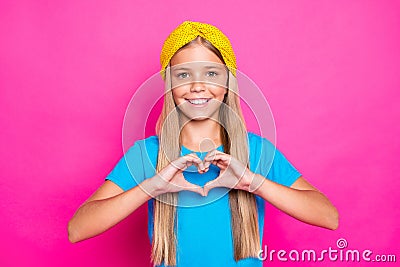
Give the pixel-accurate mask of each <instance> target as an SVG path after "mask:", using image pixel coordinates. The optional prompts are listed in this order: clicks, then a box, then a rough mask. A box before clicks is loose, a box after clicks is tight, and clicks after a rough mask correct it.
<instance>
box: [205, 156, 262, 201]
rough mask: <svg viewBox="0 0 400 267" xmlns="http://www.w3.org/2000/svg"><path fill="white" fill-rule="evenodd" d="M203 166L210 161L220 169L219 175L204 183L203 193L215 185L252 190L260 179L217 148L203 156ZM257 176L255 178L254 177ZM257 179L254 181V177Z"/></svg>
mask: <svg viewBox="0 0 400 267" xmlns="http://www.w3.org/2000/svg"><path fill="white" fill-rule="evenodd" d="M204 162H205V166H206V167H207V168H208V166H209V165H210V164H211V163H212V164H214V165H216V166H217V167H219V168H220V169H221V172H220V175H219V176H218V177H217V178H215V179H214V180H212V181H209V182H208V183H206V184H205V185H204V194H205V195H207V194H208V192H209V191H210V190H211V189H213V188H215V187H226V188H234V189H240V190H245V191H248V192H253V191H254V190H256V188H254V187H258V186H259V185H261V183H262V181H261V180H260V178H259V177H258V176H256V175H255V174H254V173H252V172H251V171H250V170H249V169H248V168H247V167H246V166H245V165H243V163H242V162H240V161H239V160H237V159H236V158H234V157H232V156H231V155H228V154H225V153H223V152H220V151H218V150H213V151H211V152H209V153H208V154H207V155H206V157H205V158H204ZM256 177H257V178H256ZM255 178H256V179H257V181H256V179H255Z"/></svg>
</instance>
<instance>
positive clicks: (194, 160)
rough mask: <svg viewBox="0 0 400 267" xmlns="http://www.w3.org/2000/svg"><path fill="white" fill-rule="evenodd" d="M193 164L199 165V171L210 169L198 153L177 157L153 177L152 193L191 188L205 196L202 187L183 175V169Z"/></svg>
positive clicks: (173, 191) (158, 193)
mask: <svg viewBox="0 0 400 267" xmlns="http://www.w3.org/2000/svg"><path fill="white" fill-rule="evenodd" d="M191 165H195V166H197V169H198V171H199V173H204V172H206V171H208V168H206V167H205V166H204V163H203V161H202V160H201V159H200V158H199V157H198V156H197V155H196V153H192V154H188V155H185V156H182V157H180V158H177V159H176V160H174V161H172V162H171V163H170V164H168V165H167V166H166V167H165V168H163V169H162V170H161V171H160V172H158V173H157V174H156V175H155V176H154V177H152V178H151V186H150V187H151V188H149V190H150V192H151V195H160V194H164V193H175V192H179V191H183V190H189V191H192V192H195V193H198V194H200V195H202V196H205V195H204V190H203V188H202V187H200V186H198V185H195V184H192V183H190V182H188V181H187V180H185V177H184V176H183V171H184V170H185V169H186V168H187V167H189V166H191Z"/></svg>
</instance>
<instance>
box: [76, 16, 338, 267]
mask: <svg viewBox="0 0 400 267" xmlns="http://www.w3.org/2000/svg"><path fill="white" fill-rule="evenodd" d="M161 65H162V76H163V78H164V80H165V95H164V105H163V110H162V113H161V115H160V117H159V120H158V122H157V129H156V132H157V135H156V136H150V137H148V138H146V139H143V140H139V141H136V142H135V143H134V145H133V146H132V147H130V149H129V150H128V151H127V153H126V154H125V155H124V157H123V158H122V159H121V160H120V161H119V162H118V164H117V165H116V166H115V168H114V169H113V170H112V171H111V172H110V174H109V175H108V176H107V177H106V181H105V182H104V184H103V185H102V186H101V187H100V188H99V189H98V190H97V191H96V192H95V193H94V194H93V195H92V196H91V197H90V198H89V199H88V200H87V201H85V203H83V204H82V205H81V207H80V208H79V209H78V210H77V212H76V213H75V215H74V216H73V218H72V219H71V220H70V222H69V225H68V234H69V240H70V241H71V242H78V241H81V240H84V239H87V238H90V237H93V236H95V235H98V234H100V233H102V232H104V231H106V230H107V229H109V228H110V227H112V226H114V225H115V224H117V223H118V222H120V221H121V220H123V219H124V218H126V217H127V216H128V215H129V214H131V213H132V212H134V211H135V210H136V209H137V208H138V207H139V206H141V205H142V204H144V203H145V202H147V203H148V211H149V223H148V225H149V237H150V240H151V242H152V253H151V259H152V261H153V263H154V265H156V266H262V261H261V260H260V259H258V254H259V251H260V249H261V241H262V235H263V226H264V204H265V201H268V202H269V203H271V204H272V205H274V206H275V207H277V208H278V209H280V210H282V211H283V212H285V213H287V214H288V215H290V216H292V217H294V218H296V219H298V220H301V221H303V222H306V223H309V224H312V225H316V226H320V227H324V228H328V229H336V228H337V227H338V213H337V210H336V208H335V207H334V206H333V205H332V204H331V203H330V201H329V200H328V199H327V198H326V197H325V196H324V195H323V194H322V193H321V192H320V191H318V190H317V189H316V188H314V187H313V186H312V185H310V184H309V183H308V182H307V181H306V180H305V179H304V178H303V177H302V176H301V174H300V173H299V172H298V171H297V170H296V169H295V168H294V167H293V165H292V164H291V163H290V162H288V161H287V160H286V158H285V157H284V156H283V154H282V153H281V152H280V151H279V150H277V149H276V148H275V147H274V146H273V145H272V143H270V142H269V141H268V140H267V139H265V138H263V137H261V136H259V135H257V134H254V133H251V132H247V130H246V127H245V123H244V120H243V116H242V112H241V108H240V105H239V96H238V95H237V93H238V88H237V82H236V59H235V55H234V52H233V50H232V47H231V44H230V42H229V40H228V38H227V37H226V36H225V35H224V34H223V33H222V32H221V31H220V30H218V29H217V28H216V27H214V26H212V25H209V24H204V23H199V22H190V21H186V22H184V23H182V24H181V25H179V26H178V27H177V28H176V29H175V30H174V31H173V32H172V33H171V34H170V35H169V37H168V38H167V40H166V41H165V43H164V46H163V49H162V52H161ZM271 155H272V156H271Z"/></svg>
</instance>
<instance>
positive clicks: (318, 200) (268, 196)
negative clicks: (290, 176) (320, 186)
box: [251, 173, 339, 230]
mask: <svg viewBox="0 0 400 267" xmlns="http://www.w3.org/2000/svg"><path fill="white" fill-rule="evenodd" d="M251 175H255V177H254V178H255V179H254V180H258V181H260V179H263V180H264V181H263V182H262V185H261V186H259V187H258V188H257V189H256V190H255V191H253V192H252V193H254V194H256V195H258V196H260V197H262V198H263V199H265V200H266V201H268V202H269V203H271V204H272V205H273V206H275V207H276V208H278V209H280V210H282V211H283V212H285V213H286V214H288V215H290V216H292V217H293V218H296V219H298V220H300V221H302V222H305V223H308V224H312V225H316V226H320V227H324V228H327V229H331V230H335V229H337V228H338V225H339V214H338V211H337V209H336V208H335V207H334V206H333V205H332V203H331V202H330V201H329V199H328V198H327V197H326V196H325V195H324V194H322V193H321V192H320V191H318V190H317V189H316V188H314V187H313V186H312V185H311V184H309V183H308V182H307V181H306V180H305V179H304V178H303V177H300V178H298V179H297V180H296V182H294V183H293V185H292V186H291V187H286V186H284V185H281V184H278V183H275V182H273V181H271V180H268V179H265V177H263V176H261V175H258V174H253V173H252V174H251ZM257 176H258V177H257Z"/></svg>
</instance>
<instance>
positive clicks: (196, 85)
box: [190, 82, 205, 92]
mask: <svg viewBox="0 0 400 267" xmlns="http://www.w3.org/2000/svg"><path fill="white" fill-rule="evenodd" d="M204 90H205V84H204V83H203V82H193V83H192V84H191V86H190V91H191V92H201V91H204Z"/></svg>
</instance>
